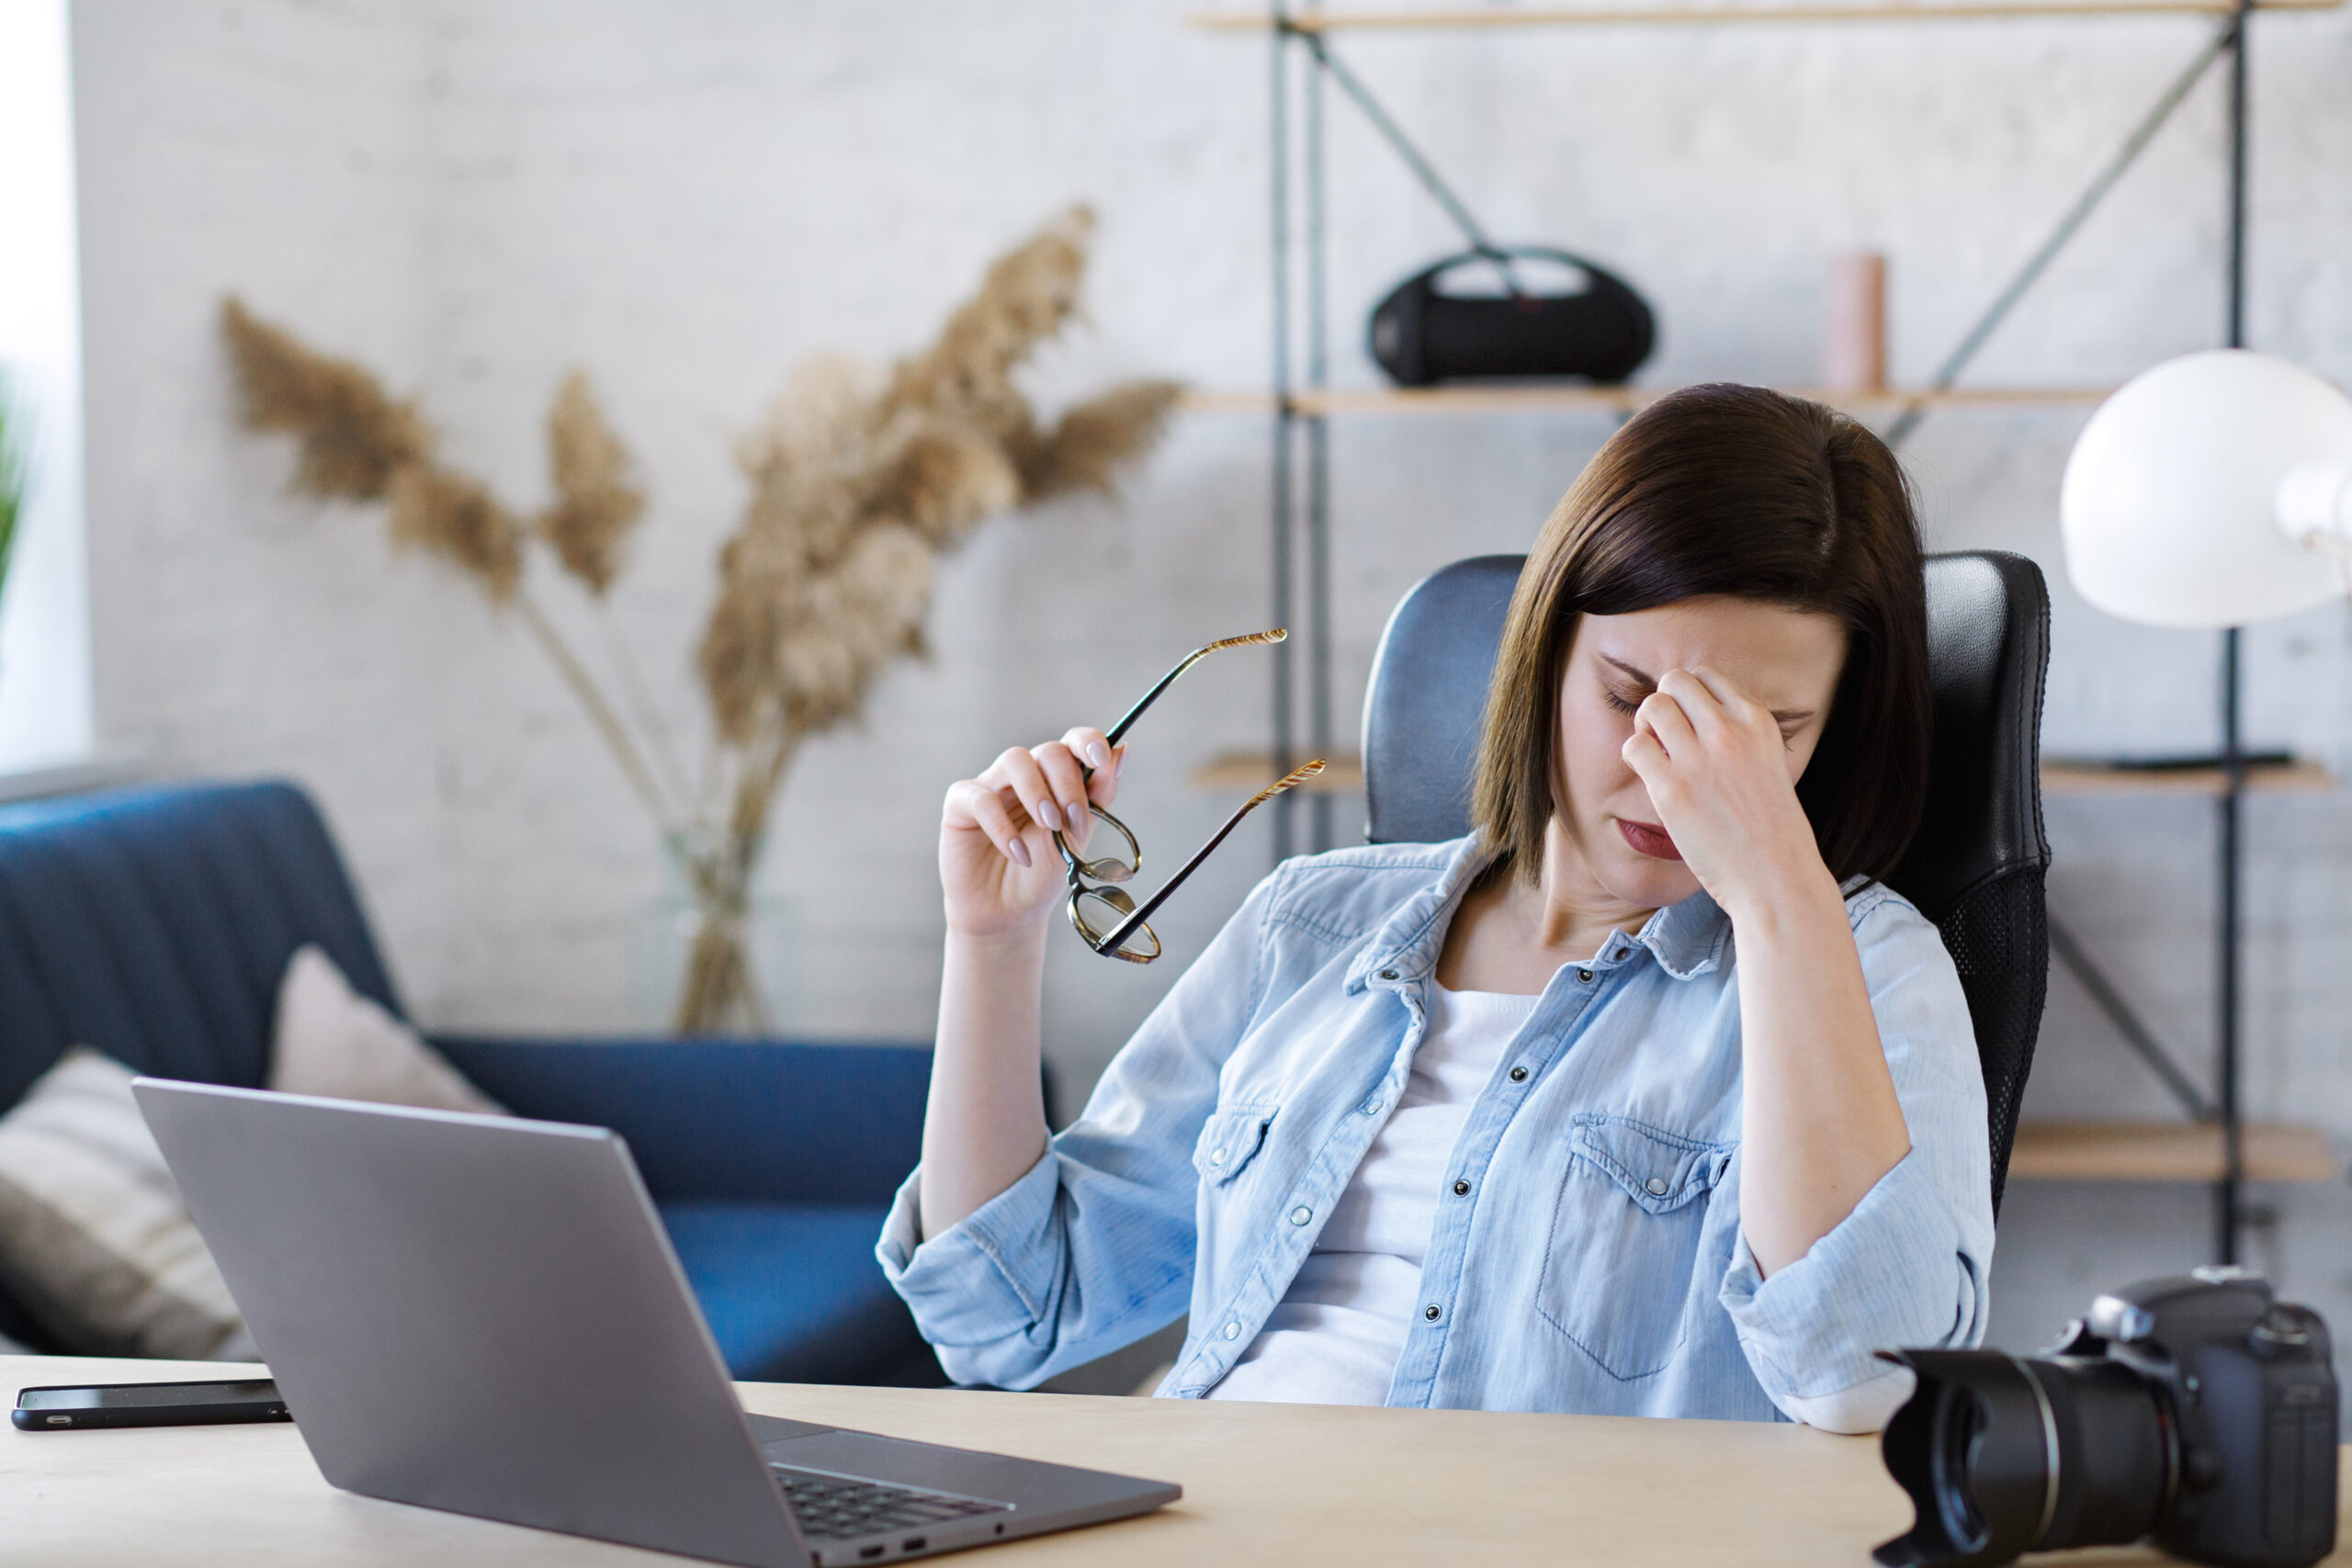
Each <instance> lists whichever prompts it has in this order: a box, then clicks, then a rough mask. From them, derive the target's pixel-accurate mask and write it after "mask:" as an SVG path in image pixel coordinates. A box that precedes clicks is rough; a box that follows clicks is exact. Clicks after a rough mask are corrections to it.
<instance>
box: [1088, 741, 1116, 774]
mask: <svg viewBox="0 0 2352 1568" xmlns="http://www.w3.org/2000/svg"><path fill="white" fill-rule="evenodd" d="M1086 761H1087V762H1088V764H1089V765H1090V766H1092V767H1097V768H1107V767H1109V766H1110V765H1111V751H1110V749H1109V748H1108V747H1106V746H1104V745H1103V742H1101V741H1100V740H1090V741H1088V742H1087V743H1086Z"/></svg>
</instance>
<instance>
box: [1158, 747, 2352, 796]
mask: <svg viewBox="0 0 2352 1568" xmlns="http://www.w3.org/2000/svg"><path fill="white" fill-rule="evenodd" d="M1307 755H1308V753H1307V751H1306V750H1304V749H1302V750H1301V751H1300V752H1299V756H1300V759H1301V760H1302V761H1303V760H1304V759H1305V758H1306V756H1307ZM1324 760H1325V761H1326V763H1327V764H1328V765H1327V766H1326V767H1325V768H1324V770H1323V772H1322V773H1321V775H1320V776H1318V777H1316V778H1312V779H1309V780H1308V781H1307V782H1306V783H1305V784H1301V785H1299V786H1298V787H1299V788H1301V789H1303V790H1307V791H1309V792H1312V793H1316V794H1322V795H1350V794H1353V793H1355V792H1357V791H1359V790H1361V789H1363V758H1361V757H1357V756H1355V755H1353V754H1351V753H1341V752H1332V753H1330V754H1329V755H1328V756H1327V757H1326V758H1325V759H1324ZM1279 776H1281V770H1280V769H1278V768H1276V767H1275V766H1274V759H1273V754H1272V752H1268V751H1224V752H1220V753H1218V754H1217V755H1216V756H1215V757H1212V758H1210V759H1209V760H1208V761H1206V762H1204V763H1203V764H1201V766H1199V767H1198V768H1195V769H1194V770H1193V777H1192V783H1193V786H1194V787H1195V788H1199V789H1261V788H1263V787H1264V786H1265V785H1266V784H1267V783H1268V782H1270V781H1271V780H1272V779H1275V778H1277V777H1279ZM2246 787H2247V788H2248V789H2251V790H2262V791H2321V790H2332V789H2334V788H2335V787H2336V780H2335V774H2334V773H2330V772H2329V771H2328V770H2327V768H2326V766H2325V764H2324V763H2320V762H2313V761H2292V762H2281V763H2273V764H2270V765H2268V766H2265V767H2257V768H2250V769H2248V770H2247V773H2246ZM2041 789H2042V793H2043V794H2045V795H2088V794H2093V793H2100V792H2104V793H2108V794H2143V795H2219V794H2221V793H2222V771H2221V770H2220V769H2219V768H2182V769H2178V770H2156V769H2143V768H2117V767H2109V766H2105V765H2102V764H2099V763H2096V762H2067V761H2060V762H2044V763H2043V764H2042V765H2041Z"/></svg>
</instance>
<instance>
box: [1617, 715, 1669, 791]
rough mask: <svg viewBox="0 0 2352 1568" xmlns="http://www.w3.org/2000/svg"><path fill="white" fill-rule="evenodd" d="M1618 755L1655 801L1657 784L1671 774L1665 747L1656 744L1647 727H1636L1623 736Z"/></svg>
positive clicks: (1655, 739) (1654, 737)
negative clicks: (1629, 733)
mask: <svg viewBox="0 0 2352 1568" xmlns="http://www.w3.org/2000/svg"><path fill="white" fill-rule="evenodd" d="M1618 755H1619V756H1622V757H1623V758H1624V759H1625V765H1626V766H1627V767H1629V768H1631V769H1633V770H1634V776H1635V777H1637V778H1639V779H1640V780H1641V781H1642V784H1644V785H1645V787H1646V788H1648V789H1649V791H1650V798H1651V799H1652V800H1653V801H1655V800H1656V799H1657V787H1658V785H1659V784H1663V783H1664V782H1665V781H1666V780H1667V779H1668V777H1670V776H1671V769H1672V766H1673V764H1672V761H1671V760H1670V759H1669V758H1668V756H1667V754H1666V748H1665V747H1663V746H1661V745H1659V744H1658V739H1657V736H1656V735H1655V734H1653V733H1651V732H1650V731H1649V730H1647V729H1636V730H1634V733H1633V734H1631V735H1629V736H1627V737H1626V738H1625V744H1624V745H1623V746H1622V747H1620V748H1619V749H1618Z"/></svg>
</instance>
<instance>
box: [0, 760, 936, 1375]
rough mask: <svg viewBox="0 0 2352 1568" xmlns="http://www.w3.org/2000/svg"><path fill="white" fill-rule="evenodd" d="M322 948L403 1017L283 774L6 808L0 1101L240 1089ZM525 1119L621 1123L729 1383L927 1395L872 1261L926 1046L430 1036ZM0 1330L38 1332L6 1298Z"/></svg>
mask: <svg viewBox="0 0 2352 1568" xmlns="http://www.w3.org/2000/svg"><path fill="white" fill-rule="evenodd" d="M304 942H316V943H317V944H318V945H319V946H320V947H321V948H322V949H324V950H325V951H326V953H328V954H329V955H330V956H331V957H333V958H334V961H335V963H336V964H337V965H339V966H340V967H341V968H342V970H343V972H344V974H345V976H348V977H349V978H350V981H351V984H352V986H353V987H354V988H356V990H358V991H360V992H361V993H363V994H364V995H366V996H368V997H371V998H374V999H375V1000H376V1001H378V1002H379V1003H381V1004H382V1005H383V1006H384V1007H385V1008H387V1009H389V1010H390V1011H391V1012H392V1013H394V1014H395V1015H400V1014H401V1006H400V1000H399V998H398V997H396V996H395V995H394V994H393V991H392V986H391V981H390V977H389V976H387V975H386V974H385V971H384V965H383V962H382V960H381V959H380V957H379V955H378V953H377V951H376V944H375V942H374V940H373V938H371V937H370V936H369V934H368V922H367V919H366V917H365V916H364V915H363V914H362V913H361V911H360V908H359V903H358V900H357V898H356V896H355V894H354V892H353V889H352V886H351V883H350V879H349V878H348V876H347V875H346V874H345V871H344V867H343V862H342V858H341V857H340V856H339V855H338V854H337V853H336V852H335V847H334V840H333V839H332V838H331V837H330V836H329V835H328V832H327V829H326V825H325V823H324V822H323V821H322V819H321V818H320V816H319V812H318V808H317V807H315V806H314V805H313V804H312V803H311V799H310V797H309V796H308V795H304V794H303V793H302V792H301V791H300V789H298V788H296V787H295V786H294V785H292V784H285V783H280V782H265V783H259V784H186V785H171V786H165V787H159V788H150V789H139V790H126V791H121V792H116V793H108V794H103V795H79V796H73V797H68V798H64V799H59V800H49V801H38V802H33V803H29V804H24V805H18V806H13V807H5V808H0V1109H4V1108H5V1107H6V1106H10V1105H13V1104H15V1103H16V1102H17V1100H18V1099H20V1098H21V1097H22V1096H23V1094H24V1092H25V1090H26V1089H28V1087H29V1086H30V1085H31V1084H32V1082H33V1080H34V1079H36V1078H38V1077H40V1075H41V1074H42V1073H43V1072H45V1071H46V1070H47V1069H48V1068H49V1066H51V1064H52V1063H54V1062H55V1061H56V1060H57V1058H58V1057H59V1055H61V1054H62V1053H63V1052H64V1051H65V1049H66V1048H67V1047H68V1046H69V1045H73V1044H86V1045H90V1046H93V1047H95V1048H96V1049H97V1050H99V1051H103V1052H105V1053H106V1054H107V1055H110V1056H113V1057H116V1058H118V1059H119V1060H121V1061H123V1062H126V1063H128V1064H130V1066H133V1067H136V1068H138V1069H140V1070H141V1071H142V1072H149V1073H154V1074H157V1075H160V1076H164V1077H178V1078H194V1079H198V1080H201V1081H204V1082H209V1083H223V1084H236V1085H244V1086H254V1085H258V1084H260V1083H261V1081H262V1080H263V1078H264V1077H265V1076H266V1073H267V1070H268V1063H269V1035H270V1027H271V1021H272V1016H273V1013H274V1010H275V1007H276V1001H277V986H278V981H279V978H280V977H281V976H283V975H284V973H285V970H286V964H287V961H288V958H290V957H291V956H292V954H293V953H294V951H295V949H296V948H297V947H299V946H300V945H301V944H302V943H304ZM434 1043H435V1045H436V1046H438V1047H439V1048H440V1050H441V1051H443V1052H444V1053H445V1054H446V1055H447V1056H448V1057H449V1059H450V1060H451V1061H453V1062H454V1063H456V1064H457V1066H458V1068H459V1069H460V1070H461V1071H463V1072H464V1073H465V1074H466V1076H467V1077H470V1078H471V1079H473V1081H474V1082H476V1083H477V1084H479V1085H481V1088H482V1089H484V1090H485V1091H486V1092H488V1093H490V1094H492V1095H493V1096H495V1097H496V1098H497V1099H498V1100H502V1101H503V1102H504V1103H505V1104H506V1105H508V1106H510V1107H512V1108H513V1109H514V1110H515V1111H517V1112H519V1113H521V1114H523V1115H526V1116H534V1117H540V1118H544V1119H547V1120H551V1121H560V1122H592V1123H594V1124H597V1125H601V1126H606V1127H612V1128H615V1129H616V1130H617V1131H618V1132H619V1133H620V1134H622V1136H624V1137H625V1138H627V1139H628V1145H629V1149H630V1152H631V1153H632V1154H633V1155H635V1156H636V1158H637V1162H638V1165H639V1168H640V1169H641V1170H642V1171H643V1172H644V1175H645V1180H646V1184H647V1186H649V1187H650V1189H651V1190H652V1192H653V1195H654V1199H655V1201H656V1202H657V1204H658V1205H659V1207H660V1209H661V1212H662V1219H663V1221H664V1222H665V1223H666V1224H668V1226H669V1229H670V1235H671V1239H672V1241H673V1243H674V1244H675V1246H676V1247H677V1251H678V1256H679V1258H680V1260H681V1261H682V1262H683V1263H684V1266H685V1270H686V1274H687V1277H688V1278H689V1279H690V1280H692V1281H693V1283H694V1287H695V1292H696V1293H697V1294H698V1295H699V1296H700V1297H701V1300H702V1303H703V1310H704V1313H705V1314H706V1315H707V1317H708V1318H709V1320H710V1326H711V1331H712V1333H713V1334H714V1335H715V1336H716V1337H717V1338H718V1345H719V1348H720V1350H721V1351H722V1352H723V1353H724V1354H725V1356H726V1358H727V1362H728V1365H729V1367H730V1368H731V1369H732V1370H733V1371H734V1372H735V1375H736V1376H738V1377H740V1378H753V1379H763V1380H775V1381H779V1382H865V1383H901V1384H923V1385H933V1384H938V1383H940V1382H944V1378H942V1376H941V1374H940V1371H939V1364H938V1361H937V1359H935V1358H933V1355H932V1354H931V1351H930V1348H928V1347H927V1346H925V1345H924V1344H923V1342H922V1337H920V1336H919V1335H918V1334H917V1333H916V1332H915V1327H914V1324H913V1321H912V1320H911V1319H910V1317H909V1316H908V1314H907V1312H906V1309H905V1307H904V1306H903V1305H902V1304H901V1303H899V1299H898V1298H897V1296H896V1295H895V1294H893V1293H892V1292H891V1290H890V1288H889V1286H888V1283H887V1282H886V1281H885V1280H883V1278H882V1272H881V1269H879V1268H878V1267H877V1266H876V1263H875V1261H874V1238H875V1235H876V1232H877V1231H878V1230H879V1229H880V1227H881V1222H882V1215H883V1212H884V1210H885V1208H886V1206H887V1205H888V1201H889V1198H890V1194H891V1192H892V1190H894V1189H895V1188H896V1187H897V1185H898V1183H899V1181H900V1180H901V1179H904V1177H905V1175H906V1173H907V1171H908V1170H910V1168H912V1167H913V1165H914V1163H915V1158H916V1152H917V1148H918V1146H919V1144H920V1141H921V1136H922V1110H923V1097H924V1094H925V1092H926V1090H927V1089H928V1087H929V1083H930V1076H931V1054H930V1052H929V1051H927V1050H920V1049H908V1048H902V1047H893V1046H874V1045H823V1044H793V1043H775V1042H756V1041H732V1040H601V1039H600V1040H544V1039H492V1038H478V1037H474V1036H445V1037H436V1038H435V1041H434ZM0 1333H4V1334H7V1335H9V1336H10V1337H15V1338H17V1339H20V1340H23V1341H24V1342H25V1343H27V1344H28V1345H32V1346H34V1347H35V1348H47V1349H62V1348H68V1347H61V1346H55V1345H47V1344H44V1343H43V1342H42V1337H41V1335H40V1330H39V1328H38V1327H37V1326H36V1325H33V1324H32V1323H31V1322H30V1321H29V1320H28V1318H27V1317H26V1315H25V1314H24V1313H23V1311H22V1310H21V1309H20V1308H19V1307H18V1306H17V1303H13V1302H11V1301H8V1300H7V1299H6V1296H5V1294H0Z"/></svg>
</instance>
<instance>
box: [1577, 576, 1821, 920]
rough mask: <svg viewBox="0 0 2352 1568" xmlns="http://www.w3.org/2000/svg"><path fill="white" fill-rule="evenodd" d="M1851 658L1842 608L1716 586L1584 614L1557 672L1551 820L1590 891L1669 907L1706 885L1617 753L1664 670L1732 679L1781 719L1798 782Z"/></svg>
mask: <svg viewBox="0 0 2352 1568" xmlns="http://www.w3.org/2000/svg"><path fill="white" fill-rule="evenodd" d="M1845 662H1846V628H1845V626H1843V625H1842V624H1841V623H1840V622H1839V621H1838V619H1837V618H1836V617H1835V616H1833V615H1819V614H1815V613H1814V612H1811V611H1805V610H1792V609H1788V608H1786V607H1784V606H1782V605H1779V604H1758V603H1757V602H1756V601H1754V600H1750V599H1733V598H1728V597H1724V596H1722V595H1712V594H1711V595H1708V596H1706V597H1702V598H1697V599H1685V600H1682V601H1681V602H1679V604H1667V605H1662V606H1660V607H1659V608H1657V609H1655V610H1636V611H1634V612H1633V613H1632V614H1630V615H1584V616H1581V617H1579V618H1578V620H1577V631H1576V637H1575V639H1574V641H1573V642H1571V643H1570V645H1569V648H1568V658H1567V663H1566V669H1565V670H1564V671H1563V672H1562V676H1561V685H1560V761H1561V774H1560V776H1561V779H1562V781H1563V787H1562V795H1563V796H1564V798H1562V799H1561V800H1560V801H1559V802H1558V803H1557V806H1556V807H1555V812H1554V816H1553V831H1554V833H1555V835H1557V836H1558V837H1559V838H1561V839H1564V840H1566V842H1565V844H1563V845H1562V846H1561V847H1563V848H1566V850H1568V851H1569V857H1568V859H1569V865H1570V866H1571V867H1573V866H1575V865H1576V863H1577V862H1579V861H1580V862H1581V863H1582V865H1583V868H1584V870H1585V872H1586V873H1587V874H1589V877H1590V878H1591V880H1592V882H1593V883H1594V884H1595V885H1596V888H1595V889H1594V890H1596V891H1599V892H1601V893H1605V894H1607V895H1608V896H1610V897H1614V898H1618V899H1622V900H1623V901H1624V902H1625V903H1627V904H1629V905H1632V906H1634V907H1635V908H1645V909H1655V908H1664V907H1665V906H1666V905H1668V904H1673V903H1678V902H1679V901H1680V900H1682V899H1684V898H1687V897H1690V896H1691V894H1693V893H1696V892H1697V891H1698V890H1699V879H1698V878H1697V877H1695V876H1693V875H1691V871H1690V868H1689V867H1687V866H1685V865H1684V864H1683V863H1682V862H1681V861H1680V860H1679V858H1677V857H1676V856H1675V855H1674V853H1673V848H1672V841H1671V840H1668V838H1667V836H1666V833H1665V830H1664V829H1663V828H1662V827H1661V825H1660V824H1659V821H1658V813H1657V807H1654V806H1652V805H1651V804H1650V797H1649V791H1648V790H1647V789H1645V788H1644V787H1643V784H1642V781H1641V779H1640V778H1639V777H1638V776H1636V775H1635V773H1634V770H1633V769H1632V768H1630V767H1628V766H1626V764H1625V760H1624V758H1623V755H1621V750H1622V749H1623V746H1624V744H1625V741H1626V739H1627V738H1628V737H1629V736H1631V735H1632V734H1633V733H1634V709H1635V708H1637V707H1639V706H1640V705H1641V703H1642V699H1643V698H1644V697H1646V696H1648V695H1649V694H1650V693H1651V692H1652V691H1653V690H1655V689H1656V686H1657V677H1658V676H1660V675H1662V674H1664V673H1665V672H1666V671H1668V670H1676V669H1680V670H1690V669H1693V668H1696V667H1698V666H1701V665H1704V666H1706V667H1708V668H1710V669H1713V670H1716V671H1721V672H1722V673H1724V675H1727V676H1729V677H1730V678H1731V680H1732V681H1733V682H1736V684H1737V685H1738V686H1739V688H1740V689H1741V690H1742V691H1744V692H1746V693H1747V696H1748V697H1749V699H1750V700H1751V701H1754V702H1756V703H1758V704H1759V705H1762V706H1764V707H1766V708H1769V709H1770V710H1771V711H1772V714H1773V716H1775V717H1776V718H1778V719H1779V720H1780V725H1781V735H1782V737H1783V738H1784V739H1786V741H1787V745H1788V752H1787V755H1788V763H1789V778H1790V780H1791V781H1792V782H1794V780H1795V779H1796V778H1797V777H1798V776H1799V775H1800V774H1802V773H1804V767H1805V763H1806V762H1807V761H1810V760H1811V759H1812V757H1813V750H1814V748H1815V746H1816V745H1818V744H1819V743H1820V740H1821V731H1822V726H1823V725H1824V723H1825V722H1826V720H1827V719H1828V717H1829V699H1830V697H1831V695H1832V694H1834V693H1835V692H1836V691H1837V689H1838V673H1839V671H1841V670H1843V669H1844V667H1845ZM1628 829H1631V831H1628Z"/></svg>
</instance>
